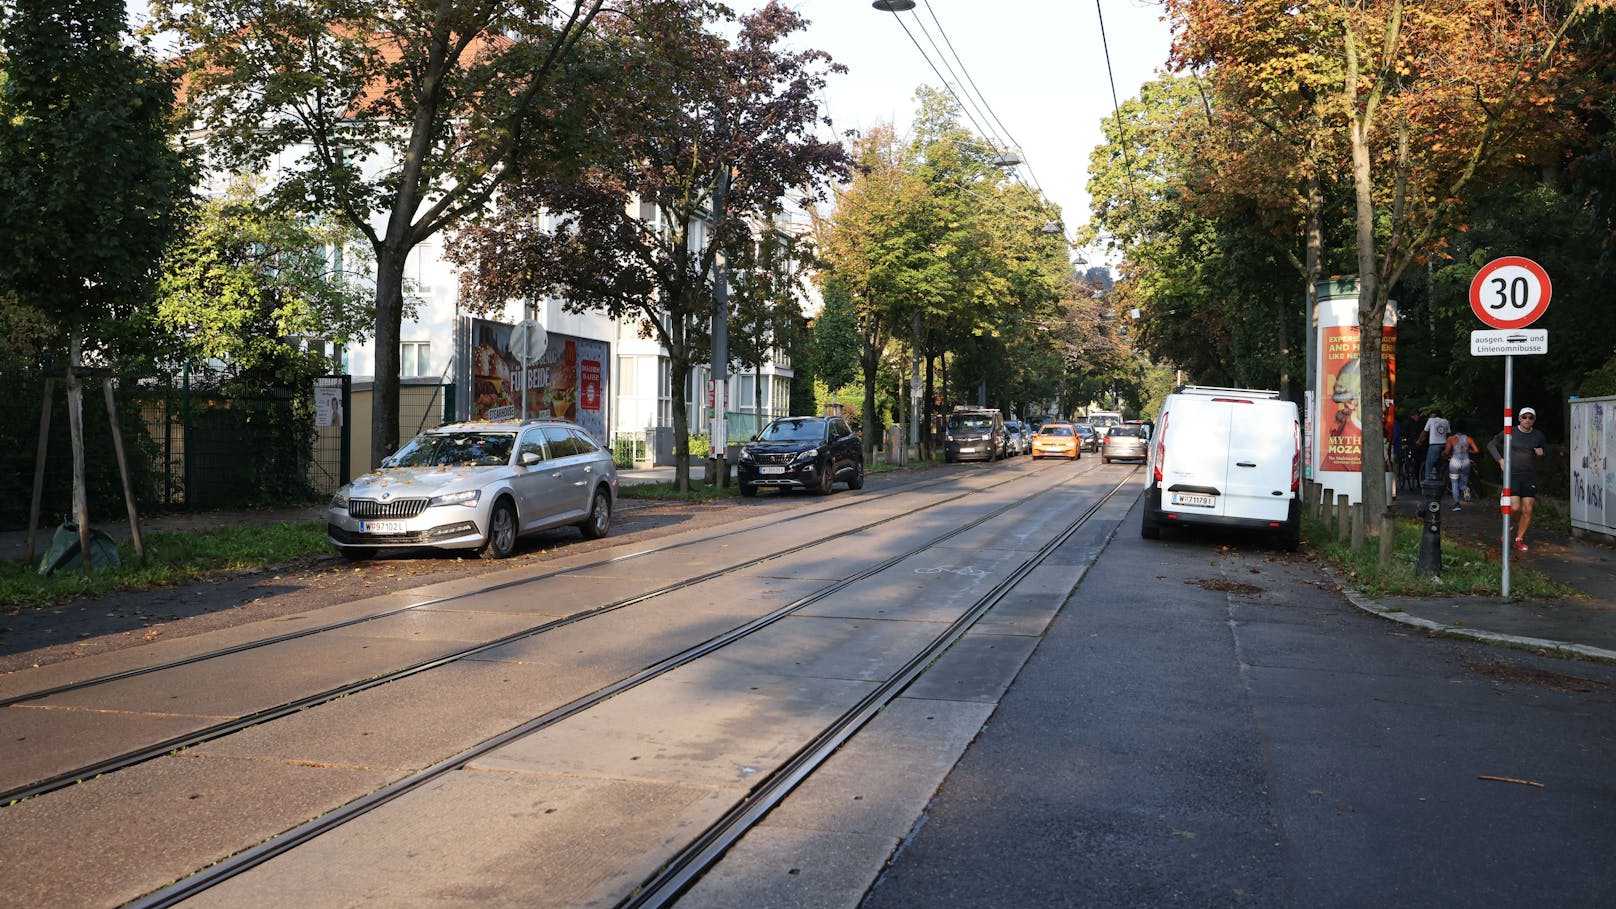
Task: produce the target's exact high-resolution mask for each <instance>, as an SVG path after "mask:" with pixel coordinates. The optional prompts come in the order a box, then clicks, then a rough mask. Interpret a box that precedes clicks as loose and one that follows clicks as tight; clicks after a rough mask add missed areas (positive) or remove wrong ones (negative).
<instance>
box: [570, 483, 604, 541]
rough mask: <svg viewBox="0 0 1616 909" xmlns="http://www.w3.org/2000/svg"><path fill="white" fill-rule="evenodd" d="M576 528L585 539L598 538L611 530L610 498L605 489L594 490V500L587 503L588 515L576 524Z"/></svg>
mask: <svg viewBox="0 0 1616 909" xmlns="http://www.w3.org/2000/svg"><path fill="white" fill-rule="evenodd" d="M578 529H579V530H580V531H582V532H583V535H584V539H586V540H598V539H600V538H601V537H603V536H605V535H606V534H607V533H610V532H611V529H612V498H611V496H608V495H607V494H606V490H604V489H597V490H595V500H594V501H593V502H591V503H589V517H587V518H585V519H584V522H583V523H582V524H579V525H578Z"/></svg>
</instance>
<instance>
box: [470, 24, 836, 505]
mask: <svg viewBox="0 0 1616 909" xmlns="http://www.w3.org/2000/svg"><path fill="white" fill-rule="evenodd" d="M658 9H659V10H661V11H662V12H663V13H664V15H661V16H654V15H651V13H652V12H653V10H645V11H641V13H639V14H636V15H635V16H633V17H628V16H623V17H613V18H610V19H606V20H603V31H606V32H607V33H608V35H609V38H608V39H607V40H609V41H610V43H611V44H612V46H613V47H615V48H617V54H618V56H617V59H619V60H621V61H623V62H622V65H623V66H624V67H629V66H632V67H636V68H637V69H638V73H639V75H638V78H639V79H642V80H643V85H645V86H647V89H646V90H645V91H644V92H642V93H641V94H640V95H639V97H637V98H635V99H634V103H633V104H632V105H629V104H625V105H622V106H619V107H617V108H615V109H613V110H609V111H604V112H602V116H601V118H600V119H599V120H598V121H597V124H596V128H598V129H599V130H601V131H602V132H603V135H604V136H605V137H606V139H607V145H608V146H609V148H610V149H612V150H613V151H612V152H611V153H605V152H603V153H602V154H601V155H600V156H599V157H597V158H595V159H594V160H592V162H591V164H590V166H589V167H588V168H587V169H586V170H585V172H583V173H581V174H579V175H577V177H575V178H561V177H547V176H546V175H543V174H536V173H535V174H530V175H527V176H526V177H524V178H523V179H521V180H515V181H512V182H511V184H510V185H509V186H507V187H506V188H505V191H504V192H503V193H502V195H501V198H500V200H499V206H498V211H496V212H493V213H491V214H489V215H488V216H487V217H485V218H483V219H482V220H481V221H480V222H479V223H477V224H475V225H472V226H469V227H468V228H467V229H465V230H463V231H461V232H460V234H459V235H458V236H457V237H456V238H455V242H454V244H453V248H452V250H451V255H452V256H453V257H454V258H455V259H456V260H457V261H459V262H461V263H462V264H464V265H465V266H466V272H467V274H468V275H469V277H468V279H467V280H466V282H465V285H464V286H465V288H466V290H467V292H468V294H469V295H470V296H471V297H472V298H473V299H475V300H479V301H484V302H493V301H504V300H509V299H519V298H527V299H536V298H539V297H541V296H544V295H546V294H550V293H555V294H560V295H563V296H564V297H565V305H566V307H567V308H568V309H569V310H572V311H575V312H585V311H590V310H595V311H602V312H605V313H607V314H608V315H610V316H612V317H613V318H616V319H629V320H634V321H637V322H638V323H639V330H640V332H641V336H642V337H654V338H656V339H657V341H658V342H659V343H661V345H662V347H663V349H664V350H666V351H667V354H668V359H669V368H670V372H671V374H672V382H673V389H674V395H673V428H674V439H675V445H676V468H675V482H676V484H677V486H678V487H679V488H680V489H685V488H687V487H688V485H689V478H690V451H689V427H690V420H689V415H688V413H687V412H686V406H685V394H684V390H685V385H686V382H687V381H688V378H689V376H690V375H691V373H692V371H693V370H694V368H695V367H696V366H697V365H699V364H700V363H702V362H704V361H706V360H707V359H709V358H710V353H709V350H710V348H709V343H710V340H711V338H710V335H711V331H710V326H711V319H712V312H713V303H712V300H713V296H712V294H713V278H714V274H715V267H716V266H717V263H718V260H719V254H720V252H721V251H723V250H725V249H731V250H734V249H735V244H737V243H739V242H741V241H740V238H742V237H750V235H751V230H752V226H753V225H754V224H757V223H767V222H768V220H769V215H770V214H771V213H773V212H774V211H776V210H777V208H778V205H779V202H780V200H781V199H782V198H784V197H785V196H786V194H787V193H788V192H793V191H796V190H798V189H799V188H802V187H808V188H809V192H810V193H812V192H814V191H815V190H814V189H813V187H816V186H819V185H821V183H822V182H823V181H824V180H826V179H827V178H833V177H836V176H839V175H840V174H841V173H842V171H843V169H844V167H845V161H846V155H845V153H844V152H843V150H842V149H841V147H840V146H839V145H836V144H834V143H828V142H825V141H823V140H820V139H818V138H816V137H815V136H813V135H812V131H813V129H814V128H815V126H816V125H818V123H819V122H820V113H819V108H818V102H817V100H816V94H817V92H818V91H819V90H820V89H821V88H822V87H823V85H824V82H825V75H826V73H827V72H830V71H832V70H834V69H835V66H834V65H833V64H832V63H831V62H830V60H829V58H828V57H827V56H826V55H825V54H824V53H822V52H819V51H801V52H792V51H788V50H785V49H784V48H783V45H784V44H785V43H787V42H788V41H789V40H790V39H791V37H792V36H793V35H795V34H796V33H797V32H800V31H801V30H802V29H803V28H804V27H805V26H806V22H805V20H803V19H802V18H801V17H800V16H798V15H797V14H796V13H794V12H792V11H790V10H789V9H786V8H785V7H782V6H780V5H779V4H776V3H770V4H768V5H767V6H765V7H763V8H761V9H759V10H757V11H755V12H753V13H751V14H748V15H746V16H743V17H741V19H740V23H739V24H740V31H739V34H738V35H737V36H736V38H735V39H734V41H733V42H731V41H726V40H724V39H723V38H722V37H720V36H719V35H717V34H715V33H713V32H710V31H708V30H707V29H706V28H705V22H704V21H703V20H702V18H701V17H700V15H699V14H700V13H703V12H707V13H712V14H715V15H716V14H717V8H714V9H713V10H709V9H707V8H706V7H697V6H695V5H692V4H684V5H682V6H669V7H666V8H662V7H658ZM651 87H654V88H651ZM719 199H721V200H722V203H721V204H720V202H719ZM541 210H542V211H547V212H551V213H553V216H552V217H553V221H554V223H552V224H544V223H540V221H539V219H536V218H534V217H533V216H532V213H534V212H537V211H541Z"/></svg>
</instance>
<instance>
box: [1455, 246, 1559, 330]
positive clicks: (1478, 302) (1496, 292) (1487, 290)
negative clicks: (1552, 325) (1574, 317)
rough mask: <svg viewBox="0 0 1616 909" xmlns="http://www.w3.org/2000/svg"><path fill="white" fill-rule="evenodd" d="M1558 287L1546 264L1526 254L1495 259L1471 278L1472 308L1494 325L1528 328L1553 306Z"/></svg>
mask: <svg viewBox="0 0 1616 909" xmlns="http://www.w3.org/2000/svg"><path fill="white" fill-rule="evenodd" d="M1553 291H1554V288H1553V286H1552V285H1551V284H1550V283H1549V273H1548V272H1546V271H1544V270H1543V266H1541V265H1539V264H1537V263H1536V262H1533V261H1532V260H1531V259H1527V258H1524V257H1522V256H1504V257H1502V258H1498V259H1494V260H1492V261H1491V262H1488V263H1487V264H1486V265H1483V266H1482V267H1481V271H1478V272H1476V277H1475V278H1474V279H1472V280H1471V282H1470V311H1471V312H1474V313H1475V314H1476V318H1478V319H1480V320H1481V321H1483V322H1485V323H1487V324H1488V325H1491V326H1492V327H1494V328H1506V329H1508V328H1525V327H1526V326H1528V325H1531V324H1532V323H1533V322H1536V321H1537V320H1538V318H1539V317H1540V316H1542V315H1543V313H1544V311H1545V310H1547V309H1548V308H1549V297H1551V296H1552V295H1553Z"/></svg>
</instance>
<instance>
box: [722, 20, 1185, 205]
mask: <svg viewBox="0 0 1616 909" xmlns="http://www.w3.org/2000/svg"><path fill="white" fill-rule="evenodd" d="M785 2H786V3H787V5H789V6H792V7H794V8H795V9H796V10H797V11H798V12H800V13H801V14H802V15H803V16H804V17H805V18H806V19H808V20H809V22H810V24H809V27H808V29H807V31H806V32H805V33H804V34H803V35H801V36H800V40H799V41H798V42H796V44H797V45H798V46H800V47H804V48H806V47H813V48H817V49H819V50H823V51H825V52H827V53H829V54H830V55H831V57H832V58H833V59H835V60H836V62H838V63H841V64H843V65H844V66H846V67H847V68H848V72H847V73H845V74H842V75H839V76H832V77H831V81H830V84H829V86H828V87H827V89H826V91H825V94H824V105H825V108H826V110H827V112H828V113H829V115H830V117H831V119H832V121H833V123H834V124H835V127H836V129H837V130H838V131H845V130H848V129H857V130H866V129H868V128H870V127H872V126H875V125H876V124H878V123H882V122H890V123H892V124H893V125H894V126H895V127H896V128H897V129H898V131H899V133H900V134H903V133H904V132H906V131H907V129H908V127H909V122H910V120H911V118H912V114H913V112H914V109H915V101H914V93H915V89H916V87H917V86H919V85H921V84H927V85H931V86H940V85H941V84H942V80H941V79H939V78H938V75H937V74H936V73H934V72H933V71H932V68H931V66H930V65H928V63H927V56H923V55H922V52H921V50H920V49H917V48H916V46H915V43H913V42H911V40H910V37H909V35H913V37H914V42H918V43H919V45H920V48H923V49H924V50H925V52H926V55H928V56H929V57H930V58H931V60H932V61H933V62H936V63H937V66H938V68H939V69H942V72H943V76H945V77H947V78H948V80H949V81H950V82H954V81H956V79H957V80H958V81H959V82H960V83H962V84H963V86H964V88H963V90H961V89H960V87H959V86H958V85H956V91H957V92H958V93H959V94H960V95H961V96H962V97H965V96H966V95H967V94H970V95H971V96H973V97H975V96H976V95H977V94H978V91H979V94H980V99H984V100H985V101H986V104H987V107H988V108H990V109H991V114H988V113H987V112H985V111H984V112H982V113H980V114H975V110H974V109H972V108H969V107H967V109H968V110H973V114H975V115H976V116H977V119H978V120H979V121H987V122H986V123H984V128H990V127H991V128H992V129H994V130H995V131H997V132H998V133H999V135H1000V136H1001V137H1003V136H1005V135H1008V136H1009V137H1011V138H1013V139H1014V140H1015V141H1016V142H1017V143H1018V144H1019V147H1020V150H1021V157H1022V158H1024V159H1025V160H1026V161H1027V162H1028V165H1030V169H1029V167H1022V168H1019V169H1018V171H1019V174H1020V178H1021V179H1022V180H1023V181H1024V182H1027V183H1028V184H1029V185H1034V180H1036V185H1037V186H1039V187H1041V188H1042V189H1043V192H1044V195H1045V196H1046V197H1047V198H1048V199H1050V200H1051V201H1053V202H1055V203H1056V204H1058V205H1059V206H1060V207H1061V210H1062V213H1063V218H1064V221H1065V224H1066V228H1067V233H1068V235H1071V234H1072V233H1073V232H1074V231H1075V228H1076V227H1078V226H1079V225H1082V224H1086V223H1087V222H1088V220H1089V197H1088V193H1087V189H1086V187H1087V184H1088V173H1087V171H1088V160H1089V154H1090V153H1091V152H1092V151H1093V150H1094V148H1095V146H1097V145H1099V144H1100V142H1101V140H1102V138H1103V133H1102V132H1101V121H1102V120H1104V119H1105V118H1106V117H1110V116H1113V115H1114V114H1113V110H1114V108H1113V102H1112V94H1111V81H1110V76H1108V74H1107V67H1106V47H1105V44H1102V42H1101V38H1100V16H1101V15H1102V14H1103V16H1104V22H1105V36H1106V44H1109V46H1110V65H1111V73H1112V74H1114V77H1115V80H1116V97H1117V99H1118V100H1120V101H1126V100H1128V99H1129V98H1133V97H1137V96H1138V94H1139V87H1140V86H1141V85H1142V84H1144V83H1145V82H1148V81H1150V80H1152V79H1154V78H1156V77H1157V76H1158V75H1159V74H1160V72H1161V71H1162V70H1163V69H1164V68H1165V66H1166V62H1167V53H1168V46H1169V43H1170V41H1171V37H1172V36H1171V32H1170V29H1169V28H1168V26H1167V24H1166V23H1165V22H1162V21H1161V16H1162V10H1161V5H1160V4H1159V3H1157V2H1151V0H1016V2H1013V3H1012V2H1007V0H916V7H915V9H913V10H910V11H908V12H903V13H892V12H883V11H879V10H876V9H873V8H872V7H871V0H785ZM762 3H763V0H731V5H732V7H733V8H736V9H740V10H745V9H753V8H756V7H758V6H761V5H762ZM1097 7H1098V11H1097ZM900 18H901V19H902V21H903V23H904V24H907V25H908V27H909V28H908V32H909V34H905V30H904V28H903V26H902V25H900V22H899V20H900ZM939 23H940V24H941V31H940V32H939V30H938V24H939ZM921 24H923V25H924V26H925V31H924V32H923V31H922V30H921V28H920V27H919V26H920V25H921ZM928 33H929V35H930V39H931V41H935V42H936V45H937V46H938V47H939V48H941V53H938V52H937V51H935V50H933V47H932V44H931V43H930V42H929V41H928V39H927V34H928ZM944 36H946V41H945V37H944ZM950 45H952V50H953V53H952V54H951V53H950ZM954 54H957V56H958V61H959V62H956V61H955V59H954ZM945 55H946V57H947V59H948V60H949V62H950V63H953V64H954V65H955V67H956V70H955V73H954V74H950V72H949V71H948V70H947V69H945V68H943V67H942V65H941V63H940V62H938V61H940V60H941V59H943V58H944V56H945ZM960 62H963V65H964V70H965V72H964V73H959V72H958V67H959V63H960ZM972 83H974V85H975V88H976V89H977V90H978V91H970V89H971V86H972ZM978 103H980V100H979V101H978ZM992 115H996V120H995V119H994V118H993V116H992ZM1000 124H1002V128H1001V127H1000ZM965 125H966V126H967V127H970V126H971V123H970V121H969V120H967V121H966V123H965ZM973 131H978V132H981V131H979V130H973Z"/></svg>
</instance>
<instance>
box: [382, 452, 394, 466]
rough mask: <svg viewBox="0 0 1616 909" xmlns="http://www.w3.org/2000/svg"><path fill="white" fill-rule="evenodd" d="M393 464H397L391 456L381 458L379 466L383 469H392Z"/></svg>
mask: <svg viewBox="0 0 1616 909" xmlns="http://www.w3.org/2000/svg"><path fill="white" fill-rule="evenodd" d="M395 463H397V462H396V461H395V460H394V458H393V456H392V455H388V456H387V457H385V458H382V464H381V466H383V467H392V466H393V465H394V464H395Z"/></svg>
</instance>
